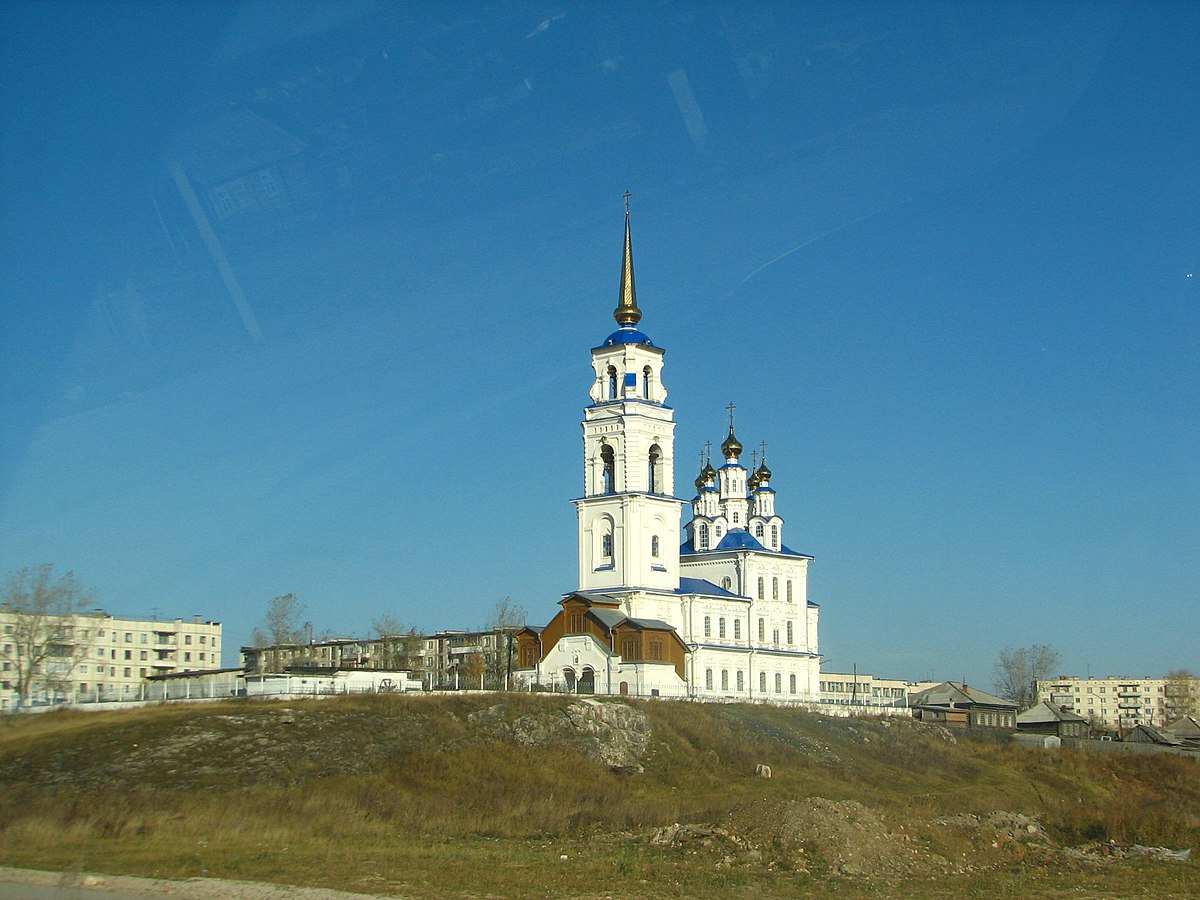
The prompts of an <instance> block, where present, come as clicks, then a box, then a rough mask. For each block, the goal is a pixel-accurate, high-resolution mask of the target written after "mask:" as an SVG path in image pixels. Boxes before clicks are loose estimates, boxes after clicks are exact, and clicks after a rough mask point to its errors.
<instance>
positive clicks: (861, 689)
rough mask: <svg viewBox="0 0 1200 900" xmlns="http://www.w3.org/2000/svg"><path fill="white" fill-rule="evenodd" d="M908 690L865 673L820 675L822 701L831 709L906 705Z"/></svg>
mask: <svg viewBox="0 0 1200 900" xmlns="http://www.w3.org/2000/svg"><path fill="white" fill-rule="evenodd" d="M910 690H911V687H910V685H909V683H908V682H907V681H902V680H900V679H897V678H876V677H875V676H874V675H871V674H869V673H865V672H844V673H843V672H822V673H821V682H820V691H821V702H822V703H825V704H830V705H833V706H907V705H908V692H909V691H910Z"/></svg>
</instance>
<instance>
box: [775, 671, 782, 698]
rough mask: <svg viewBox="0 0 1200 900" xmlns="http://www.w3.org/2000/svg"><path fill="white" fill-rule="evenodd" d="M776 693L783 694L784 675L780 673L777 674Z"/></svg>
mask: <svg viewBox="0 0 1200 900" xmlns="http://www.w3.org/2000/svg"><path fill="white" fill-rule="evenodd" d="M775 693H777V694H782V693H783V675H781V674H780V673H779V672H776V673H775Z"/></svg>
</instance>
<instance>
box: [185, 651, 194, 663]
mask: <svg viewBox="0 0 1200 900" xmlns="http://www.w3.org/2000/svg"><path fill="white" fill-rule="evenodd" d="M183 661H184V662H191V661H192V654H190V653H184V654H183Z"/></svg>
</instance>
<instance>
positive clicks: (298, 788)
mask: <svg viewBox="0 0 1200 900" xmlns="http://www.w3.org/2000/svg"><path fill="white" fill-rule="evenodd" d="M498 702H503V703H504V704H505V705H506V706H505V709H504V710H503V713H504V714H505V715H507V716H509V717H510V718H511V717H513V716H517V715H520V716H525V717H530V716H532V717H536V716H549V717H553V716H561V715H562V710H563V708H564V707H565V705H566V703H567V702H568V701H566V700H563V699H557V698H545V697H519V696H509V697H503V698H493V697H444V698H407V697H394V696H393V697H366V698H346V699H336V700H326V701H319V702H318V701H308V702H305V703H298V704H292V705H291V706H290V707H287V708H283V707H280V706H279V705H272V704H260V703H253V702H244V701H243V702H230V703H224V704H217V705H212V706H205V707H190V708H186V707H164V708H159V709H150V710H142V711H134V712H121V713H116V714H111V715H110V714H103V713H99V714H98V713H88V714H79V713H66V714H54V715H46V716H39V717H29V718H23V719H18V720H15V721H14V720H6V721H5V722H4V724H3V726H0V862H3V863H4V864H7V865H16V866H25V867H32V868H44V869H52V870H78V869H92V870H102V871H110V872H114V873H126V874H146V875H156V876H159V877H191V876H196V875H208V876H212V877H230V878H241V879H250V880H263V881H275V882H281V883H297V884H312V885H321V886H328V887H341V888H345V889H353V890H360V891H364V892H377V893H388V892H396V893H405V894H409V895H412V896H443V895H447V894H477V893H487V892H491V893H494V894H497V895H499V896H562V895H577V896H583V895H587V894H589V892H592V887H589V885H591V886H595V885H604V886H606V888H607V889H608V890H610V891H612V892H613V893H616V894H632V893H638V894H641V895H644V896H688V895H694V894H701V893H707V894H710V895H711V894H713V893H720V894H724V895H729V896H737V895H739V894H741V893H743V892H744V893H747V894H749V893H767V894H774V893H778V894H804V893H806V892H808V891H810V890H811V891H813V892H818V893H820V892H825V893H828V892H831V891H832V892H837V893H841V894H845V895H848V896H860V895H861V896H866V895H867V894H868V893H871V891H870V890H868V888H871V887H872V886H871V885H868V884H865V883H864V884H858V883H855V882H853V881H851V880H846V879H837V878H836V877H834V876H835V874H836V873H835V872H834V871H833V869H832V868H831V866H830V865H826V866H825V867H824V868H823V867H822V866H821V865H815V866H813V867H809V868H808V869H807V870H805V871H801V870H800V868H798V867H789V866H784V865H779V864H777V863H778V862H779V861H778V860H775V861H771V860H767V859H764V860H761V861H751V862H746V863H742V862H739V863H738V864H735V865H729V864H728V863H727V861H725V860H723V859H721V857H720V855H719V854H717V855H716V856H712V853H711V852H710V851H709V850H706V849H703V848H701V849H699V850H697V849H695V848H693V849H692V850H689V851H686V852H684V851H674V850H670V849H664V848H659V847H654V846H650V845H649V844H648V842H647V841H646V840H645V836H646V834H647V832H648V831H649V830H652V829H653V828H655V827H657V826H661V825H667V824H670V823H672V822H711V823H717V822H721V821H724V820H726V819H727V818H728V817H729V816H730V813H731V811H732V810H734V809H739V810H745V809H746V808H750V809H754V808H756V806H760V807H761V808H763V809H766V808H767V807H768V806H769V805H770V804H780V803H789V802H794V801H798V800H802V799H803V798H806V797H813V796H815V797H822V798H826V799H827V800H830V801H834V802H838V801H851V800H853V801H857V803H860V804H862V805H863V806H864V807H867V808H869V809H871V810H873V811H874V812H875V813H877V814H878V815H880V816H882V817H883V820H884V821H885V822H886V823H887V824H888V827H889V828H891V829H892V830H893V831H895V832H896V833H899V831H900V829H901V828H902V827H903V829H904V833H905V835H906V838H905V839H906V840H910V839H911V840H912V841H913V842H914V844H913V846H914V847H916V846H919V847H920V848H921V850H922V852H927V853H930V854H937V856H938V858H942V859H945V860H948V861H949V862H947V866H949V867H951V868H952V869H953V870H954V873H955V874H954V877H953V879H951V881H952V883H953V885H954V886H955V887H956V888H957V889H958V890H959V891H961V892H963V894H969V893H971V892H972V891H976V890H978V891H979V892H981V893H983V892H993V891H994V892H995V893H998V894H1000V895H1001V896H1003V895H1005V894H1006V893H1007V894H1008V895H1010V896H1016V895H1019V894H1020V893H1021V891H1020V887H1021V885H1024V886H1025V887H1026V888H1028V887H1029V886H1030V884H1033V883H1036V884H1038V885H1040V886H1041V887H1044V888H1046V889H1047V890H1054V889H1056V885H1058V884H1059V883H1060V881H1061V884H1062V885H1063V887H1064V888H1065V887H1066V886H1068V885H1073V884H1076V883H1084V884H1094V885H1096V888H1095V889H1096V890H1097V891H1099V890H1101V889H1102V887H1103V885H1105V884H1107V885H1109V886H1110V887H1111V888H1112V889H1113V890H1114V891H1115V892H1116V894H1119V893H1120V891H1122V890H1124V888H1122V887H1120V885H1122V884H1125V883H1129V884H1132V883H1134V881H1135V880H1137V879H1140V882H1139V883H1141V884H1142V885H1143V886H1145V885H1147V884H1149V885H1151V886H1152V887H1153V888H1154V889H1155V890H1157V891H1158V892H1159V893H1160V895H1162V896H1170V895H1172V894H1176V895H1178V896H1185V895H1186V893H1187V890H1186V888H1187V885H1188V884H1189V879H1196V876H1197V868H1198V867H1197V864H1196V863H1195V862H1192V863H1187V864H1174V865H1167V864H1157V865H1156V866H1154V867H1141V866H1139V865H1135V864H1132V863H1130V864H1124V865H1122V866H1116V867H1109V868H1108V870H1107V874H1105V873H1103V872H1093V871H1091V870H1089V869H1086V868H1084V869H1080V868H1079V866H1077V865H1075V866H1069V865H1064V864H1063V862H1062V859H1061V857H1056V856H1054V855H1053V853H1050V852H1049V851H1043V850H1042V849H1039V848H1040V847H1041V845H1040V844H1039V845H1038V847H1035V848H1032V849H1031V848H1030V847H1028V846H1026V845H1024V844H1020V845H1018V844H1012V845H1011V846H1008V845H1006V846H1005V848H1004V849H1003V852H994V851H993V849H991V848H990V844H989V841H990V838H987V839H981V838H980V837H979V836H977V835H968V834H961V833H958V832H955V831H953V830H952V829H946V828H944V827H938V826H937V825H936V824H934V820H935V819H936V818H937V817H938V816H943V815H948V814H958V813H977V814H986V813H989V812H991V811H994V810H1008V811H1012V812H1018V813H1023V814H1025V815H1028V816H1032V817H1035V818H1037V819H1038V820H1039V822H1040V823H1041V824H1042V826H1043V827H1044V829H1045V831H1046V832H1047V833H1048V837H1049V838H1050V843H1049V844H1048V845H1047V846H1051V847H1052V846H1053V845H1072V844H1078V843H1082V842H1084V841H1093V840H1109V839H1112V840H1116V841H1122V842H1130V843H1132V842H1137V843H1142V844H1156V845H1164V846H1170V847H1175V848H1181V847H1189V846H1190V847H1196V846H1197V845H1200V766H1198V765H1197V764H1196V762H1194V761H1191V760H1187V759H1180V758H1177V757H1169V756H1167V757H1158V756H1130V757H1126V756H1116V755H1100V754H1094V753H1088V752H1081V751H1080V752H1077V751H1061V752H1058V753H1044V752H1036V751H1031V750H1029V749H1028V748H1014V747H1011V746H1008V745H999V744H990V743H975V742H967V741H962V740H959V741H957V742H952V741H949V740H946V738H945V736H944V734H943V733H942V732H940V731H938V730H935V729H929V728H926V727H923V726H920V725H919V724H917V723H913V722H911V721H908V720H900V721H895V722H890V723H884V722H880V721H869V720H855V721H846V720H838V719H828V718H825V717H822V716H816V715H809V714H804V713H797V712H795V711H789V710H782V709H774V708H765V707H745V706H698V705H693V704H683V703H654V704H642V705H640V707H639V708H640V709H642V710H643V711H644V712H645V713H646V714H647V715H648V716H650V718H651V721H652V723H653V737H652V740H651V750H650V753H649V755H648V756H647V758H646V759H645V760H644V765H645V772H644V773H642V774H639V775H620V774H614V773H613V772H610V771H609V770H608V768H607V767H606V766H603V765H601V764H599V763H597V762H595V761H593V760H592V759H589V758H588V756H587V755H585V754H584V753H583V752H581V751H580V750H579V749H576V748H572V747H568V746H559V745H553V746H522V745H519V744H517V743H513V742H510V741H505V740H499V739H497V737H496V735H495V733H493V732H490V731H488V730H487V729H486V728H482V727H481V726H479V725H478V724H477V723H476V722H475V721H473V720H472V718H471V714H472V713H473V712H477V711H479V710H481V709H483V708H485V707H488V706H492V705H494V704H496V703H498ZM134 745H136V748H135V747H134ZM756 763H766V764H768V765H770V766H771V767H772V769H773V771H774V777H773V778H772V779H771V780H769V781H767V780H764V779H760V778H757V777H755V776H754V775H753V771H754V766H755V764H756ZM714 852H715V851H714ZM1047 853H1049V855H1047ZM697 854H698V855H697ZM706 854H707V855H706ZM563 855H566V856H567V857H568V860H567V861H566V862H565V863H564V861H563V860H562V859H561V857H562V856H563ZM710 856H712V858H710ZM989 856H992V857H995V859H994V860H991V861H990V862H989V869H988V872H987V873H984V872H982V871H978V870H977V865H982V863H980V862H979V861H980V860H982V859H983V858H984V857H989ZM960 860H973V861H975V862H972V863H971V864H970V865H967V864H966V863H961V862H958V861H960ZM958 869H962V871H961V872H960V871H958ZM949 870H950V869H947V871H949ZM1015 873H1023V875H1021V876H1018V875H1017V874H1015ZM1134 876H1137V879H1135V878H1134ZM1022 878H1023V879H1024V880H1022ZM1147 878H1149V879H1150V881H1148V882H1147V881H1146V879H1147ZM592 879H595V880H592ZM1030 879H1033V880H1032V881H1031V880H1030ZM1073 879H1074V880H1073ZM1126 879H1128V882H1126ZM1080 880H1082V881H1080ZM1193 883H1194V882H1193ZM949 886H950V885H949V883H944V879H942V878H939V879H935V880H934V881H933V882H930V881H928V880H927V879H922V880H921V881H920V882H919V884H918V882H915V881H914V882H911V883H907V882H897V883H894V884H891V885H890V886H889V887H888V889H887V891H888V892H890V893H891V895H894V896H905V895H914V896H915V895H921V896H950V895H951V894H948V893H942V891H943V889H947V890H948V889H949ZM918 888H920V889H919V890H918ZM873 889H874V890H876V891H877V890H878V889H879V885H874V886H873ZM1103 889H1104V890H1108V889H1109V888H1103ZM597 892H598V891H597ZM954 895H962V894H954Z"/></svg>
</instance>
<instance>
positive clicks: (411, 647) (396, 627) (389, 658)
mask: <svg viewBox="0 0 1200 900" xmlns="http://www.w3.org/2000/svg"><path fill="white" fill-rule="evenodd" d="M371 627H372V628H373V629H374V630H375V634H376V635H378V644H379V652H378V653H376V654H372V656H373V658H374V659H377V660H378V661H379V664H378V665H377V666H376V667H375V668H380V669H406V670H411V669H412V668H413V663H412V654H413V653H414V652H416V651H417V650H418V649H420V642H421V636H420V634H419V633H418V632H417V629H415V628H413V627H411V626H408V625H405V624H404V623H403V622H401V621H400V620H399V619H397V618H396V617H395V616H390V615H383V616H380V617H379V618H377V619H376V620H375V621H374V622H372V623H371Z"/></svg>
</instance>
